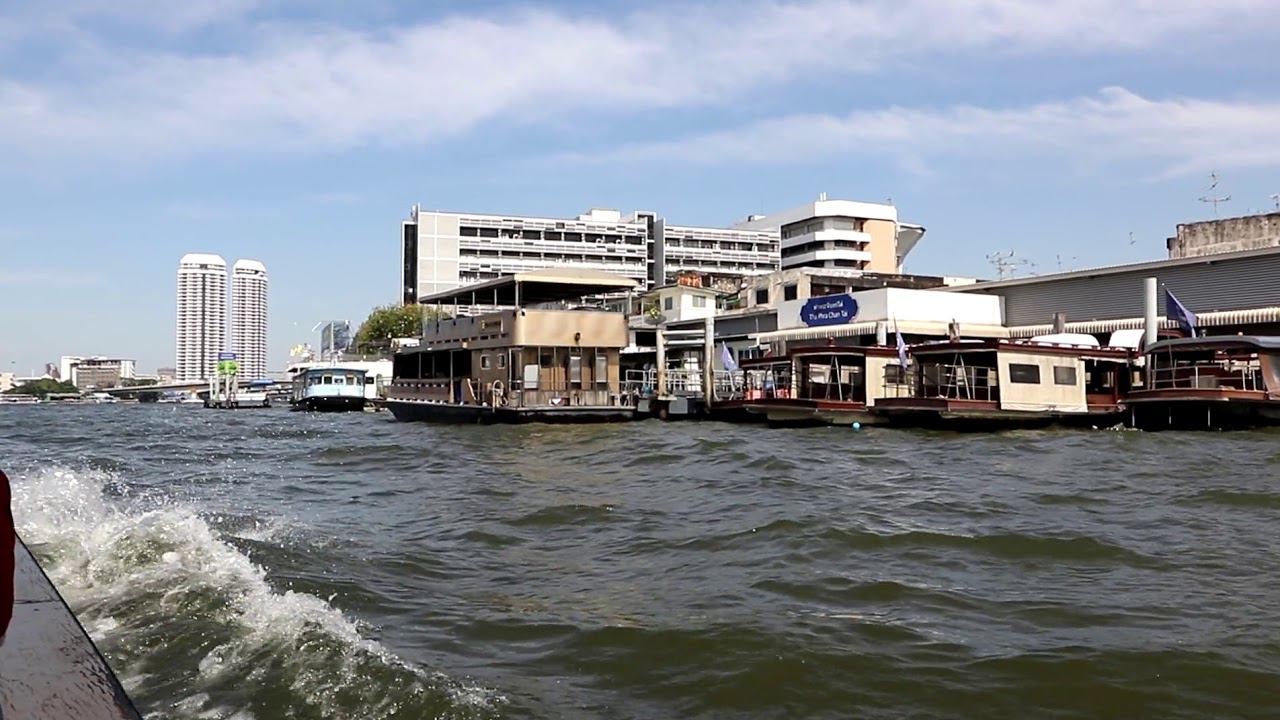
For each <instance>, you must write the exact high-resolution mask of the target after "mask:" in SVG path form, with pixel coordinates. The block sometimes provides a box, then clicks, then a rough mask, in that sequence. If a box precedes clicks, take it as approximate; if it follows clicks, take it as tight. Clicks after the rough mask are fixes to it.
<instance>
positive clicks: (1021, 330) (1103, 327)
mask: <svg viewBox="0 0 1280 720" xmlns="http://www.w3.org/2000/svg"><path fill="white" fill-rule="evenodd" d="M1156 319H1157V321H1158V322H1159V324H1160V328H1161V329H1170V328H1176V327H1178V323H1176V322H1174V321H1172V320H1168V319H1166V318H1165V317H1164V316H1163V315H1162V316H1160V317H1158V318H1156ZM1145 322H1146V321H1145V320H1144V319H1143V318H1140V317H1137V318H1119V319H1116V320H1086V321H1083V322H1069V323H1067V325H1066V332H1080V333H1090V334H1092V333H1105V332H1115V331H1116V330H1140V329H1142V326H1143V324H1144V323H1145ZM1274 322H1280V307H1278V306H1271V307H1261V308H1249V309H1247V310H1221V311H1218V312H1202V313H1196V325H1197V326H1202V327H1215V326H1221V325H1249V324H1253V323H1274ZM1050 332H1053V325H1018V326H1016V327H1011V328H1009V337H1015V338H1023V337H1033V336H1035V335H1044V334H1046V333H1050Z"/></svg>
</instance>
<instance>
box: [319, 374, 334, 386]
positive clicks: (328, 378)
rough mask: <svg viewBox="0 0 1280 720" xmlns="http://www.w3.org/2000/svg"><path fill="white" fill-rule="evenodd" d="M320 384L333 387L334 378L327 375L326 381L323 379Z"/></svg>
mask: <svg viewBox="0 0 1280 720" xmlns="http://www.w3.org/2000/svg"><path fill="white" fill-rule="evenodd" d="M320 382H322V383H324V384H325V385H332V384H333V376H332V375H325V376H324V379H323V380H321V381H320Z"/></svg>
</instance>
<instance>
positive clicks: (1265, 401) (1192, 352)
mask: <svg viewBox="0 0 1280 720" xmlns="http://www.w3.org/2000/svg"><path fill="white" fill-rule="evenodd" d="M1143 354H1144V356H1145V358H1146V368H1145V370H1144V371H1143V376H1144V382H1143V385H1142V387H1141V388H1138V389H1135V390H1133V391H1131V392H1130V393H1129V394H1128V396H1127V397H1125V407H1126V409H1127V410H1128V413H1127V414H1128V421H1129V424H1130V425H1132V426H1133V427H1136V428H1139V429H1142V430H1229V429H1245V428H1253V427H1263V426H1267V425H1280V337H1267V336H1254V335H1223V336H1219V337H1189V338H1174V339H1171V340H1161V341H1160V342H1156V343H1153V344H1152V345H1151V346H1150V347H1148V348H1146V350H1145V351H1144V353H1143Z"/></svg>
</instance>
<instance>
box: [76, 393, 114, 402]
mask: <svg viewBox="0 0 1280 720" xmlns="http://www.w3.org/2000/svg"><path fill="white" fill-rule="evenodd" d="M81 402H84V403H87V404H89V405H114V404H116V403H118V402H120V398H118V397H116V396H114V395H112V394H111V393H104V392H94V393H89V394H88V395H86V396H84V399H83V400H81Z"/></svg>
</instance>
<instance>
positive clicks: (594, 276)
mask: <svg viewBox="0 0 1280 720" xmlns="http://www.w3.org/2000/svg"><path fill="white" fill-rule="evenodd" d="M635 287H636V283H635V281H634V280H631V279H630V278H625V277H620V276H617V275H612V274H609V273H604V272H599V271H595V270H586V269H579V268H554V269H548V270H538V271H533V272H527V273H517V274H515V275H507V276H503V277H500V278H496V279H494V280H488V281H485V282H480V283H475V284H472V285H466V286H464V287H461V288H458V289H456V290H450V291H446V292H442V293H437V294H435V295H432V296H428V297H425V298H423V299H422V302H423V303H435V304H436V305H437V306H438V307H441V309H443V308H442V306H443V304H444V303H447V302H451V303H453V304H454V306H455V307H454V317H453V318H452V319H448V318H446V319H441V320H437V321H435V322H433V323H430V324H429V325H427V327H426V328H424V332H423V335H422V340H421V343H420V344H419V345H418V346H417V347H411V348H403V349H401V350H400V351H399V352H397V354H396V355H395V359H394V371H393V379H392V381H391V385H390V387H389V388H388V390H387V401H386V405H387V408H388V409H389V410H390V411H391V413H392V414H393V415H395V417H396V419H397V420H402V421H413V420H419V421H429V422H454V423H477V422H480V423H524V422H547V423H594V422H616V421H624V420H631V419H633V418H634V415H635V410H634V407H633V404H632V403H631V397H630V395H629V394H628V393H624V392H622V391H621V377H620V371H619V356H620V353H621V350H622V348H624V347H626V345H627V318H626V315H625V314H624V313H622V312H617V311H609V310H604V309H601V308H597V307H584V306H579V307H572V306H570V305H569V302H570V301H576V300H581V299H582V298H584V297H588V296H600V295H605V294H615V293H625V292H630V291H632V290H634V289H635ZM461 304H465V305H468V306H470V307H475V306H478V305H479V306H488V307H491V308H498V309H496V310H495V311H493V312H488V313H485V314H481V315H475V316H469V317H458V316H457V306H458V305H461Z"/></svg>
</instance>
